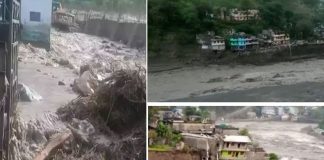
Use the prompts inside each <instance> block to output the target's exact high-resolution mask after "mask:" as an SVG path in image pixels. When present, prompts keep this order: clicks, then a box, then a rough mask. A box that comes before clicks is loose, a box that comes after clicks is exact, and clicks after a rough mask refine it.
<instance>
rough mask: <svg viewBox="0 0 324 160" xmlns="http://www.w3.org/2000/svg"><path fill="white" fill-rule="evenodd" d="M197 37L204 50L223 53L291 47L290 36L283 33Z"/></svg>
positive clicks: (266, 31) (266, 32) (264, 31)
mask: <svg viewBox="0 0 324 160" xmlns="http://www.w3.org/2000/svg"><path fill="white" fill-rule="evenodd" d="M210 33H211V32H208V34H200V35H197V36H196V38H197V42H198V43H199V44H200V45H201V49H202V50H211V51H213V52H215V53H222V52H224V51H225V50H227V49H228V50H231V51H233V52H245V51H251V50H256V49H258V48H265V47H278V46H280V47H287V46H289V45H290V37H289V34H286V33H284V32H281V31H273V30H271V29H269V30H263V31H262V33H260V34H258V35H249V34H246V33H244V32H239V33H233V34H230V35H226V37H227V38H224V37H221V36H215V35H214V34H210Z"/></svg>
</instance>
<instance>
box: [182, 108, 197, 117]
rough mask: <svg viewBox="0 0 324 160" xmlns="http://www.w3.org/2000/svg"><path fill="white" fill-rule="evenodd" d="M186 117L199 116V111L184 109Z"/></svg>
mask: <svg viewBox="0 0 324 160" xmlns="http://www.w3.org/2000/svg"><path fill="white" fill-rule="evenodd" d="M184 113H185V115H186V116H187V117H188V116H193V115H198V113H197V109H196V108H195V107H186V108H185V109H184Z"/></svg>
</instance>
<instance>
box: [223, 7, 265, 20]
mask: <svg viewBox="0 0 324 160" xmlns="http://www.w3.org/2000/svg"><path fill="white" fill-rule="evenodd" d="M229 13H230V14H229V16H230V20H231V21H250V20H259V19H260V16H259V10H257V9H248V10H240V9H237V8H234V9H230V11H229Z"/></svg>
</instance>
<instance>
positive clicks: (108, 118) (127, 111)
mask: <svg viewBox="0 0 324 160" xmlns="http://www.w3.org/2000/svg"><path fill="white" fill-rule="evenodd" d="M138 68H139V69H138V70H118V71H115V72H113V73H112V75H111V76H109V77H108V78H106V79H103V80H101V81H98V87H97V89H96V90H94V91H93V92H94V94H90V95H88V96H85V95H83V97H79V98H77V99H75V100H74V101H72V102H70V103H69V104H68V105H66V106H65V107H63V108H60V109H59V110H58V112H57V114H58V115H59V117H60V118H61V120H62V121H64V122H66V123H67V126H68V128H69V129H70V130H71V132H72V135H73V136H72V137H73V138H72V139H71V140H70V141H69V142H68V143H67V144H66V145H65V147H63V148H62V149H60V150H58V151H57V152H56V153H55V154H54V155H53V156H52V158H51V159H63V158H64V159H75V157H79V158H80V157H83V158H85V159H99V160H100V159H145V154H146V153H145V147H146V145H145V141H146V138H145V136H146V134H145V130H146V129H145V115H146V105H145V104H146V87H145V70H144V69H143V68H141V67H138ZM85 73H87V74H90V71H89V70H87V71H84V72H83V74H85ZM83 74H82V75H83ZM77 146H78V147H77ZM90 155H92V156H94V157H89V156H90ZM84 156H88V157H84ZM98 156H99V157H98ZM73 157H74V158H73Z"/></svg>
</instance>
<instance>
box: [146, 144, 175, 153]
mask: <svg viewBox="0 0 324 160" xmlns="http://www.w3.org/2000/svg"><path fill="white" fill-rule="evenodd" d="M148 150H149V151H157V152H168V151H171V150H172V147H171V146H169V145H162V144H160V145H152V146H149V148H148Z"/></svg>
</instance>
